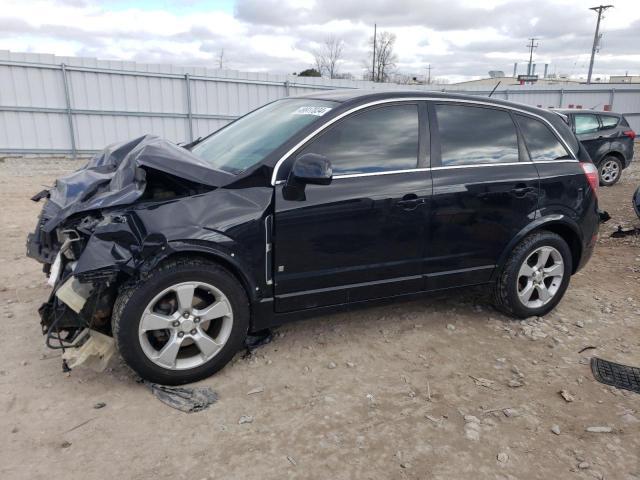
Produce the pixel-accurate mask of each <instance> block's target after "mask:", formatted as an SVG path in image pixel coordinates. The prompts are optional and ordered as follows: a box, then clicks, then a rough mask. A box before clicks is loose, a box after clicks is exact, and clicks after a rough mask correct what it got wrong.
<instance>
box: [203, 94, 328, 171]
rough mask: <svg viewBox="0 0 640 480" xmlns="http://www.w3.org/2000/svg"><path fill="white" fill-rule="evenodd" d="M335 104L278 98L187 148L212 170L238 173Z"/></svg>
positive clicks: (323, 101)
mask: <svg viewBox="0 0 640 480" xmlns="http://www.w3.org/2000/svg"><path fill="white" fill-rule="evenodd" d="M337 105H338V103H336V102H331V101H326V100H311V99H309V100H305V99H300V98H297V99H285V100H278V101H276V102H273V103H270V104H268V105H265V106H264V107H262V108H259V109H258V110H255V111H253V112H251V113H249V114H248V115H245V116H244V117H242V118H240V119H238V120H236V121H235V122H233V123H232V124H230V125H229V126H227V127H225V128H223V129H222V130H219V131H218V132H216V133H214V134H213V135H211V136H210V137H209V138H207V139H205V140H203V141H202V142H201V143H199V144H197V145H196V146H195V147H193V149H192V150H191V152H192V153H193V154H194V155H197V156H198V157H200V158H202V159H203V160H205V161H206V162H208V163H209V164H210V165H211V166H212V167H213V168H215V169H216V170H223V171H225V172H229V173H239V172H242V171H244V170H246V169H248V168H250V167H253V166H254V165H257V164H258V163H260V162H261V161H262V160H264V158H265V157H266V156H267V155H269V154H270V153H271V152H273V151H274V150H275V149H276V148H278V147H279V146H280V145H282V144H283V143H284V142H285V141H287V140H288V139H289V138H290V137H291V136H292V135H294V134H295V133H297V132H299V131H300V130H301V129H302V128H303V127H305V126H307V125H309V124H310V123H311V122H313V121H314V120H317V119H318V118H320V117H321V116H322V115H324V114H326V113H327V112H328V111H329V110H331V109H332V108H334V107H336V106H337Z"/></svg>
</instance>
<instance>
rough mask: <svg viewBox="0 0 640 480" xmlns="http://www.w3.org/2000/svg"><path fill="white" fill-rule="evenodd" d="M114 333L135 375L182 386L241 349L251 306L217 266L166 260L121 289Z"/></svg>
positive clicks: (200, 261) (189, 260)
mask: <svg viewBox="0 0 640 480" xmlns="http://www.w3.org/2000/svg"><path fill="white" fill-rule="evenodd" d="M191 288H192V289H193V291H192V294H191V300H189V289H191ZM187 304H188V305H189V306H190V307H193V308H189V307H186V306H185V305H187ZM202 305H204V306H202ZM159 308H163V309H164V310H158V309H159ZM187 312H191V313H189V315H187ZM196 315H201V317H199V316H196ZM216 315H219V316H216ZM209 317H211V318H209ZM167 321H168V322H169V323H164V322H167ZM177 324H179V326H178V325H177ZM112 329H113V337H114V339H115V343H116V347H117V349H118V351H119V352H120V355H122V358H123V359H124V361H125V362H126V363H127V365H128V366H129V367H130V368H131V369H132V370H134V371H135V372H136V373H137V374H138V375H140V376H141V377H142V378H143V379H145V380H148V381H150V382H155V383H160V384H163V385H181V384H184V383H190V382H195V381H198V380H201V379H203V378H206V377H209V376H211V375H213V374H214V373H216V372H217V371H218V370H220V369H221V368H222V367H224V366H225V365H226V364H227V363H228V362H229V361H230V360H231V359H232V358H233V356H234V354H235V353H236V352H237V351H238V350H240V349H241V348H242V346H243V344H244V340H245V337H246V335H247V331H248V329H249V302H248V300H247V294H246V292H245V290H244V288H243V287H242V285H241V284H240V283H239V282H238V280H237V279H236V278H235V277H234V276H233V275H232V274H231V273H230V272H229V271H227V270H226V269H224V268H223V267H221V266H220V265H217V264H215V263H212V262H208V261H206V260H203V259H195V258H180V259H175V260H171V259H169V260H168V261H166V262H164V263H163V264H161V265H160V266H158V267H157V268H156V269H154V270H152V271H151V272H149V273H148V274H145V275H143V276H142V278H140V279H139V280H138V281H136V282H135V283H131V284H128V285H124V286H123V287H122V289H121V291H120V292H119V295H118V298H117V299H116V302H115V304H114V309H113V315H112ZM184 329H186V330H184ZM183 330H184V331H183ZM163 342H164V343H163ZM169 344H171V345H169ZM165 347H167V348H165ZM203 347H206V348H203ZM174 351H175V352H176V354H175V356H174V355H173V352H174ZM171 357H174V358H173V363H172V360H171Z"/></svg>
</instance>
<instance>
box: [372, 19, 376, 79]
mask: <svg viewBox="0 0 640 480" xmlns="http://www.w3.org/2000/svg"><path fill="white" fill-rule="evenodd" d="M376 29H377V25H376V24H375V23H374V24H373V59H372V60H371V81H372V82H375V81H376V43H377V36H376Z"/></svg>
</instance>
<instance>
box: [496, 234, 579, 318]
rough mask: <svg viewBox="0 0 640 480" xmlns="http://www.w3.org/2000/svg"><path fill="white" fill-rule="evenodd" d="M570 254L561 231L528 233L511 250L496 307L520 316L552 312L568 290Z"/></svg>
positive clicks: (497, 291) (497, 286) (500, 280)
mask: <svg viewBox="0 0 640 480" xmlns="http://www.w3.org/2000/svg"><path fill="white" fill-rule="evenodd" d="M571 258H572V257H571V251H570V250H569V247H568V245H567V242H565V241H564V239H563V238H562V237H560V236H559V235H557V234H555V233H552V232H537V233H533V234H531V235H529V236H528V237H526V238H525V239H524V240H522V241H521V242H520V243H519V244H518V245H517V246H516V247H515V248H514V250H513V252H511V255H510V256H509V259H508V260H507V262H506V264H505V266H504V268H503V269H502V272H501V274H500V276H499V278H498V280H497V282H496V285H495V287H494V302H495V304H496V307H497V308H498V309H499V310H501V311H503V312H504V313H506V314H508V315H511V316H514V317H518V318H526V317H531V316H541V315H545V314H547V313H549V312H550V311H551V310H553V308H555V306H556V305H557V304H558V303H559V302H560V300H561V299H562V297H563V295H564V293H565V291H566V290H567V287H568V285H569V279H570V277H571V271H572V260H571Z"/></svg>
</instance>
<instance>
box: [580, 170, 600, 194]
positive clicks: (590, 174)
mask: <svg viewBox="0 0 640 480" xmlns="http://www.w3.org/2000/svg"><path fill="white" fill-rule="evenodd" d="M580 166H581V167H582V171H583V172H584V174H585V176H586V177H587V181H588V182H589V186H590V187H591V190H593V193H594V194H595V195H596V196H598V185H600V179H599V178H598V169H597V168H596V166H595V165H594V164H593V163H589V162H580Z"/></svg>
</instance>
